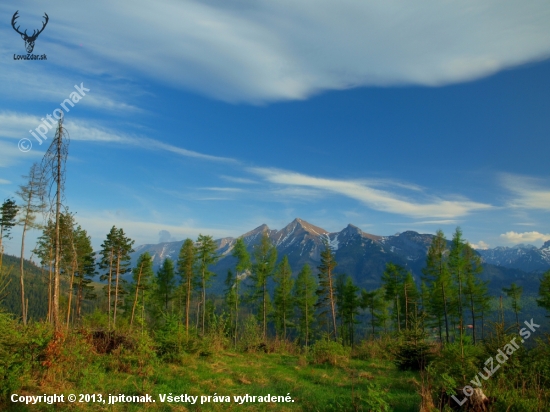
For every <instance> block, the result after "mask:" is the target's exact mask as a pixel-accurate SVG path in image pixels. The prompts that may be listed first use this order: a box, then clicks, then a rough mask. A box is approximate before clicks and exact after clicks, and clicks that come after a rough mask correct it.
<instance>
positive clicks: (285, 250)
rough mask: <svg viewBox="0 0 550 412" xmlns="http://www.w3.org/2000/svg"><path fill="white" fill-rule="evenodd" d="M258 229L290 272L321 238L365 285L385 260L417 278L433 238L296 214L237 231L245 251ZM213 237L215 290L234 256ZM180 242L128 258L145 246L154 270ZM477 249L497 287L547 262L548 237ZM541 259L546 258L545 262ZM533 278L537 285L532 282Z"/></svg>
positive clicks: (312, 255) (376, 280)
mask: <svg viewBox="0 0 550 412" xmlns="http://www.w3.org/2000/svg"><path fill="white" fill-rule="evenodd" d="M264 232H267V234H268V235H269V237H270V239H271V241H272V242H273V244H274V245H275V246H276V247H277V252H278V257H279V260H280V259H281V258H282V257H283V256H284V255H286V256H287V257H288V259H289V262H290V265H291V267H292V269H293V272H294V273H297V272H298V271H299V270H300V269H301V268H302V266H303V265H305V264H309V265H310V266H311V268H312V269H313V271H314V273H315V272H316V268H317V266H318V265H319V261H320V253H321V251H322V250H323V248H324V242H325V241H327V242H328V243H329V245H330V247H331V248H332V249H333V250H334V253H335V257H336V261H337V262H338V266H337V267H336V273H346V274H348V275H350V276H351V277H352V278H353V279H354V281H355V282H356V283H357V285H359V286H360V287H368V288H372V287H377V286H378V285H379V284H380V276H381V274H382V272H383V271H384V267H385V266H386V263H388V262H394V263H396V264H399V265H402V266H404V267H406V268H407V269H409V270H410V271H411V272H412V273H413V275H414V276H415V278H416V279H419V278H420V276H421V274H422V268H423V267H424V265H425V262H426V254H427V252H428V248H429V246H430V244H431V242H432V239H433V235H430V234H420V233H417V232H414V231H406V232H403V233H398V234H396V235H393V236H377V235H373V234H370V233H366V232H363V231H362V230H361V229H359V228H358V227H357V226H354V225H352V224H349V225H348V226H347V227H345V228H344V229H342V230H341V231H340V232H332V233H329V232H328V231H326V230H325V229H323V228H320V227H318V226H315V225H312V224H311V223H308V222H306V221H304V220H302V219H299V218H296V219H294V220H293V221H292V222H290V223H289V224H288V225H287V226H285V227H284V228H282V229H281V230H273V229H270V228H269V227H268V226H267V225H265V224H264V225H261V226H259V227H257V228H255V229H253V230H251V231H249V232H247V233H245V234H243V235H242V236H241V237H242V238H243V240H244V242H245V244H246V245H247V248H248V250H249V252H250V253H251V254H252V253H253V250H254V245H256V244H258V242H259V240H260V238H261V235H262V233H264ZM216 242H217V245H218V254H219V255H220V260H219V261H218V263H217V264H216V265H214V266H213V267H212V268H211V269H212V271H213V272H215V273H216V274H217V275H218V276H217V280H216V281H215V283H214V289H216V290H221V284H222V282H223V279H225V276H226V274H227V271H228V270H229V269H234V267H235V263H236V260H235V258H233V256H232V255H231V252H232V250H233V247H234V245H235V242H236V239H235V238H231V237H228V238H222V239H218V240H217V241H216ZM182 244H183V241H178V242H167V243H160V244H157V245H142V246H138V247H136V250H135V252H134V254H133V260H134V262H135V261H137V258H138V256H139V255H140V254H141V253H143V252H145V251H149V253H151V255H152V256H153V259H154V265H155V270H156V269H157V268H158V267H159V266H160V264H161V262H162V261H163V260H164V259H166V258H167V257H168V258H171V259H173V260H177V257H178V254H179V250H180V248H181V246H182ZM497 249H499V250H498V251H496V252H494V253H493V254H491V253H490V252H491V251H495V250H497ZM510 250H514V251H515V252H513V253H509V254H508V255H509V256H517V258H515V259H512V258H511V257H509V258H508V260H503V259H504V258H502V257H501V255H499V253H500V252H501V251H508V252H509V251H510ZM518 251H519V252H518ZM479 252H480V254H481V256H482V257H483V259H484V261H485V263H486V264H485V267H486V274H485V276H486V278H488V279H489V278H490V279H492V281H493V282H494V283H495V285H493V288H494V287H497V288H499V289H500V288H501V287H502V286H508V285H509V283H510V281H509V279H510V278H513V279H517V283H518V284H523V283H524V282H527V281H529V282H532V281H534V280H536V278H537V275H535V274H530V273H528V272H531V271H533V270H535V271H541V270H546V269H549V268H550V260H548V261H546V260H545V256H547V257H548V256H550V242H547V243H546V244H545V246H543V247H542V248H540V249H537V248H535V247H534V246H530V247H529V246H527V247H525V246H521V245H520V246H518V247H516V249H514V248H496V249H490V250H486V251H479ZM514 253H515V255H514ZM529 257H530V258H529ZM535 257H536V259H535ZM520 258H521V259H523V260H521V259H520ZM502 262H505V263H506V262H512V265H510V263H508V265H506V264H502ZM545 262H547V263H546V264H545ZM499 266H503V267H499ZM527 283H528V282H527ZM533 284H536V285H538V282H535V283H533ZM501 285H502V286H501ZM537 287H538V286H537ZM527 289H529V290H531V289H532V288H531V287H530V285H527ZM499 293H500V292H499Z"/></svg>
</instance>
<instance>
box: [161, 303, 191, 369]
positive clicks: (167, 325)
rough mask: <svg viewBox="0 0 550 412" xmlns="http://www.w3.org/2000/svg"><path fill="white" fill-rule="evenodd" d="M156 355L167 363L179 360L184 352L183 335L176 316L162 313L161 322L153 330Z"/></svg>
mask: <svg viewBox="0 0 550 412" xmlns="http://www.w3.org/2000/svg"><path fill="white" fill-rule="evenodd" d="M154 338H155V342H156V344H157V353H158V355H159V356H160V357H161V358H162V359H164V360H166V361H169V362H172V361H176V360H178V359H180V357H181V355H182V353H183V352H184V341H185V335H184V334H183V330H182V328H181V325H180V322H179V319H178V317H177V316H176V315H173V314H168V313H163V314H162V321H161V322H160V325H159V326H158V327H157V329H156V330H155V335H154Z"/></svg>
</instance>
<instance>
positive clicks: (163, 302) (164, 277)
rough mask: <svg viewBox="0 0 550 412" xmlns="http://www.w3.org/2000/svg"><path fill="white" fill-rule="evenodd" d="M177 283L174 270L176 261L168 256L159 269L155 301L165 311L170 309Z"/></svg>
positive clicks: (156, 279) (156, 278)
mask: <svg viewBox="0 0 550 412" xmlns="http://www.w3.org/2000/svg"><path fill="white" fill-rule="evenodd" d="M175 285H176V274H175V272H174V262H173V261H172V259H170V258H166V259H165V260H164V262H162V265H161V267H160V268H159V270H158V271H157V276H156V277H155V290H154V295H155V301H156V304H157V306H158V307H159V308H160V309H161V310H164V311H168V304H169V303H170V302H171V301H172V299H173V297H174V289H175Z"/></svg>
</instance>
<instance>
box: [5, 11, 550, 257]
mask: <svg viewBox="0 0 550 412" xmlns="http://www.w3.org/2000/svg"><path fill="white" fill-rule="evenodd" d="M70 4H71V6H70V7H67V5H66V4H63V3H62V2H61V3H60V2H53V1H50V2H41V3H40V5H39V6H38V5H37V3H36V2H32V1H18V2H13V3H10V4H9V5H8V4H2V5H0V16H1V19H2V22H3V24H2V25H1V26H0V31H1V36H0V50H1V56H2V60H1V63H0V64H1V65H2V68H1V70H0V84H1V85H2V86H1V87H0V196H1V197H2V199H5V198H6V197H11V196H15V191H16V190H17V187H18V185H19V184H21V183H22V182H23V181H22V179H21V175H24V174H26V173H28V170H29V168H30V166H31V165H32V163H33V162H35V161H39V160H40V159H41V157H42V155H43V154H44V151H45V150H46V148H47V145H48V144H49V142H50V141H51V138H52V137H53V133H52V132H50V133H49V134H48V140H46V141H45V142H44V143H43V144H41V145H40V144H38V142H37V141H36V140H35V139H34V138H33V137H32V136H31V135H30V133H29V130H34V129H35V128H37V127H38V126H39V125H40V123H41V118H42V117H44V116H46V115H48V114H51V113H52V112H53V110H54V109H57V108H58V107H59V105H60V103H61V102H62V101H63V100H64V99H66V98H68V97H69V95H70V94H71V93H72V92H74V91H75V89H74V85H80V84H81V83H83V85H84V87H86V88H89V89H90V91H89V92H86V95H85V96H84V97H83V98H82V100H80V101H79V102H78V103H77V104H76V105H75V107H73V108H71V109H70V112H69V113H67V114H66V122H65V125H66V127H67V130H68V131H69V134H70V136H71V143H70V158H69V161H68V164H67V184H66V200H67V204H68V205H69V207H70V210H71V211H73V212H76V213H77V215H76V220H77V221H78V223H80V224H81V225H82V226H83V227H84V229H86V230H87V231H88V232H89V234H90V235H91V236H92V239H93V242H94V246H95V247H96V248H97V247H99V245H100V244H101V242H102V241H103V239H104V237H105V235H106V233H107V232H108V230H109V228H110V227H111V226H112V225H116V226H117V227H123V228H124V229H125V231H126V232H127V233H128V234H129V236H130V237H132V238H133V239H135V240H136V244H142V243H156V242H158V241H159V239H160V238H162V240H166V239H170V238H171V239H174V240H175V239H177V240H179V239H183V238H185V237H192V238H195V237H196V236H197V235H198V234H199V233H203V234H211V235H213V236H215V237H222V236H238V235H240V234H242V233H244V232H246V231H248V230H251V229H253V228H255V227H257V226H259V225H260V224H262V223H266V224H268V225H269V226H270V227H271V228H276V229H280V228H282V227H283V226H284V225H286V224H287V223H289V222H290V221H291V220H292V219H294V218H295V217H300V218H302V219H305V220H307V221H309V222H311V223H313V224H315V225H317V226H321V227H323V228H325V229H327V230H329V231H338V230H341V229H342V228H344V227H345V226H346V225H347V224H348V223H353V224H355V225H357V226H359V227H360V228H361V229H362V230H363V231H366V232H369V233H373V234H378V235H390V234H394V233H396V232H402V231H404V230H415V231H418V232H422V233H434V232H435V231H436V230H437V229H440V228H441V229H443V231H444V232H445V233H446V234H447V235H448V236H450V235H451V233H452V231H453V230H454V228H455V227H456V226H461V227H462V229H463V231H464V234H465V237H466V238H467V239H468V240H469V241H470V242H472V243H473V244H475V245H477V246H478V247H486V246H487V245H488V246H489V247H495V246H498V245H503V246H510V245H513V244H517V243H531V244H535V245H537V246H540V245H541V244H542V242H543V241H545V240H549V239H550V223H549V222H550V219H548V218H549V213H550V179H549V177H550V173H549V172H550V163H549V161H548V153H550V150H549V149H550V143H549V141H550V140H549V130H550V115H549V113H550V98H549V96H550V4H549V3H548V1H547V0H545V1H534V0H529V1H527V0H526V1H522V2H517V1H515V0H514V1H508V0H498V1H497V0H487V1H484V2H483V4H480V2H479V1H473V0H472V1H470V0H463V1H448V2H441V1H440V0H437V1H435V0H434V1H432V0H422V1H417V2H414V5H413V4H412V3H411V2H409V1H405V0H395V1H392V2H382V1H364V2H356V1H352V0H342V1H338V2H334V1H326V0H316V1H315V2H312V1H306V0H293V1H285V0H278V1H258V0H255V1H249V0H237V1H233V2H227V1H218V0H208V1H201V2H199V1H175V0H172V1H167V0H162V1H157V2H154V3H151V2H148V1H144V0H137V1H134V2H132V5H131V6H128V5H126V4H125V3H113V2H109V1H106V0H99V1H95V2H71V3H70ZM16 10H19V19H18V25H21V29H22V30H23V29H25V28H28V29H29V31H30V32H32V30H33V29H38V28H39V27H41V21H42V16H43V13H44V12H46V13H48V15H49V22H48V25H47V27H46V28H45V30H44V31H43V33H41V34H40V36H39V37H38V39H37V41H36V45H35V50H34V52H33V53H35V54H43V53H45V54H46V55H47V60H46V61H21V60H14V58H13V55H14V54H24V52H25V50H24V42H23V40H22V39H21V38H20V36H19V35H18V34H17V33H16V32H15V31H14V30H13V28H12V27H11V25H10V22H11V18H12V16H13V13H14V12H15V11H16ZM23 138H27V139H29V141H30V142H31V143H32V144H33V146H32V149H31V150H30V151H28V152H22V151H20V150H19V149H18V142H19V141H20V140H21V139H23ZM160 231H168V232H169V235H168V234H166V233H165V232H164V234H163V235H162V236H160V234H159V232H160ZM35 237H36V234H34V238H35ZM29 242H30V243H32V242H33V236H31V237H30V240H29ZM17 243H18V232H17V231H16V232H15V236H14V239H13V240H11V241H10V242H9V243H8V244H7V245H6V246H7V252H8V253H17V248H18V246H17Z"/></svg>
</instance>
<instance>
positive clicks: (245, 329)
mask: <svg viewBox="0 0 550 412" xmlns="http://www.w3.org/2000/svg"><path fill="white" fill-rule="evenodd" d="M262 342H263V336H262V330H261V327H260V325H259V324H258V321H257V320H256V317H255V316H253V315H248V316H247V317H246V318H245V319H244V322H243V325H242V331H241V333H240V339H239V347H240V349H241V350H242V351H243V352H255V351H257V350H259V349H260V346H261V344H262Z"/></svg>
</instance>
